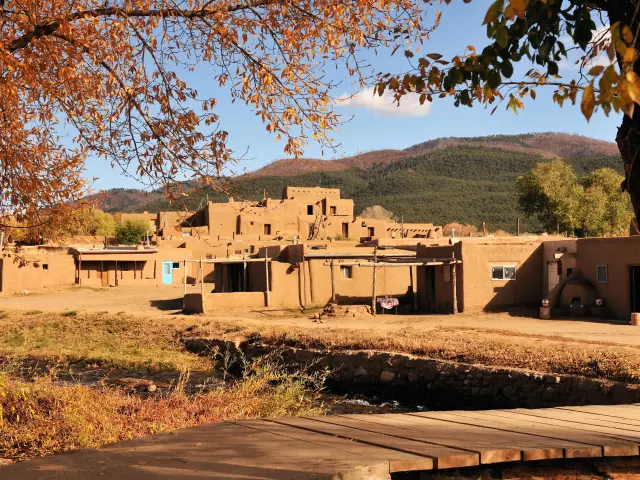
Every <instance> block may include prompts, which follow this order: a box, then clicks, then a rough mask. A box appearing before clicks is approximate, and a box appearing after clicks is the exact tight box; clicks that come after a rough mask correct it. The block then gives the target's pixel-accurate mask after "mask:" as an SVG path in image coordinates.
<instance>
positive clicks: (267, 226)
mask: <svg viewBox="0 0 640 480" xmlns="http://www.w3.org/2000/svg"><path fill="white" fill-rule="evenodd" d="M264 234H265V235H271V224H270V223H265V224H264Z"/></svg>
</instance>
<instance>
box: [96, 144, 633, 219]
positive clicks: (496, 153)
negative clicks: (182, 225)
mask: <svg viewBox="0 0 640 480" xmlns="http://www.w3.org/2000/svg"><path fill="white" fill-rule="evenodd" d="M554 157H561V158H563V159H564V160H565V161H567V162H568V163H570V164H571V165H572V166H573V167H574V169H575V171H576V174H577V175H578V176H579V177H582V176H584V175H585V174H586V173H588V172H590V171H592V170H594V169H596V168H601V167H610V168H614V169H616V170H617V171H618V172H620V173H622V161H621V160H620V155H619V153H618V150H617V146H616V145H615V144H614V143H610V142H605V141H601V140H596V139H591V138H588V137H583V136H579V135H569V134H559V133H543V134H540V133H537V134H524V135H494V136H490V137H468V138H464V137H456V138H446V139H444V138H443V139H434V140H429V141H427V142H423V143H419V144H416V145H413V146H411V147H409V148H407V149H404V150H376V151H371V152H365V153H362V154H359V155H355V156H352V157H346V158H344V159H338V160H319V159H305V160H301V161H299V162H297V163H295V162H291V161H289V160H284V161H282V160H281V161H276V162H273V163H272V164H270V165H267V166H265V167H263V168H261V169H258V170H257V171H256V172H251V173H248V174H245V175H242V176H238V177H235V178H233V179H231V180H230V181H229V183H228V189H227V193H228V195H231V196H233V197H235V198H237V199H246V200H260V199H262V198H263V195H264V194H265V192H266V194H267V195H268V196H271V197H272V198H279V196H280V192H281V191H282V188H283V187H285V186H287V185H291V186H309V185H318V186H322V187H326V188H340V189H341V191H342V196H343V198H353V199H354V202H355V213H356V214H358V213H359V212H360V211H361V210H362V209H363V208H365V207H367V206H370V205H376V204H377V205H382V206H384V207H385V208H387V209H389V210H391V211H392V212H394V214H395V215H396V216H397V217H398V218H402V217H404V220H405V221H407V222H433V223H436V224H446V223H450V222H453V221H458V222H461V223H468V224H474V225H480V224H481V223H482V222H483V221H486V222H487V224H488V225H489V228H491V229H505V230H513V226H515V223H516V219H517V218H518V217H522V229H523V231H537V229H539V225H537V223H536V221H535V220H534V219H528V218H525V217H524V215H523V214H522V213H521V212H520V211H519V209H518V203H517V195H516V191H515V181H514V180H515V178H516V177H517V176H519V175H522V174H524V173H525V172H526V171H528V170H530V169H531V168H533V167H534V166H535V165H536V164H537V163H539V162H541V161H546V160H549V159H550V158H554ZM205 195H206V196H207V197H208V198H209V200H212V201H220V202H224V201H226V200H227V194H221V193H219V192H213V191H208V192H194V193H193V194H192V195H191V196H189V197H185V198H183V199H181V200H180V202H179V205H169V203H168V202H167V200H166V199H165V198H164V195H163V194H162V193H161V192H149V193H145V192H141V191H137V190H131V189H124V190H123V189H119V190H112V191H107V192H105V193H104V194H102V197H101V202H99V203H102V208H103V209H105V210H107V211H111V212H114V211H143V210H147V211H149V212H157V211H160V210H170V209H183V208H187V209H195V208H197V207H198V205H199V204H200V202H201V201H202V198H203V197H204V196H205ZM114 197H115V198H114Z"/></svg>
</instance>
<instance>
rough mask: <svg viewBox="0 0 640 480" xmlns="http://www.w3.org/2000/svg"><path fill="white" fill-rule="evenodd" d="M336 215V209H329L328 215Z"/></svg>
mask: <svg viewBox="0 0 640 480" xmlns="http://www.w3.org/2000/svg"><path fill="white" fill-rule="evenodd" d="M337 213H338V209H337V208H336V207H329V214H330V215H337Z"/></svg>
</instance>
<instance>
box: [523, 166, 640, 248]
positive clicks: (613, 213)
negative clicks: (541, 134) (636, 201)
mask: <svg viewBox="0 0 640 480" xmlns="http://www.w3.org/2000/svg"><path fill="white" fill-rule="evenodd" d="M623 179H624V178H623V177H622V175H619V174H618V173H617V172H616V171H615V170H613V169H610V168H601V169H598V170H594V171H593V172H591V173H589V174H588V175H586V176H585V177H584V179H583V180H582V182H580V183H578V181H577V177H576V175H575V173H574V171H573V167H572V166H571V165H569V164H567V163H564V162H563V161H561V160H553V161H551V162H543V163H539V164H538V165H536V166H535V168H533V169H532V170H530V171H529V172H527V173H526V174H525V175H523V176H521V177H518V178H517V180H516V190H517V192H518V202H519V204H520V208H521V209H522V210H523V211H524V212H525V213H526V214H527V215H529V216H535V217H537V219H538V220H539V221H540V223H541V224H542V225H543V227H544V228H545V229H546V230H548V231H553V230H555V229H556V228H560V229H561V230H563V231H569V232H574V233H575V234H576V235H578V236H581V237H582V236H590V237H597V236H602V235H623V234H625V233H626V232H627V230H628V227H629V221H630V219H631V216H632V213H631V211H630V209H629V196H628V194H627V193H626V192H624V191H623V190H622V189H621V186H620V185H621V182H622V181H623Z"/></svg>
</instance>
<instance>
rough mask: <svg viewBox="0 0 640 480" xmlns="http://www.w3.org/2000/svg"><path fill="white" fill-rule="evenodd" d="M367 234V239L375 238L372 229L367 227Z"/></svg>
mask: <svg viewBox="0 0 640 480" xmlns="http://www.w3.org/2000/svg"><path fill="white" fill-rule="evenodd" d="M367 233H368V236H369V237H375V230H374V228H373V227H367Z"/></svg>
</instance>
